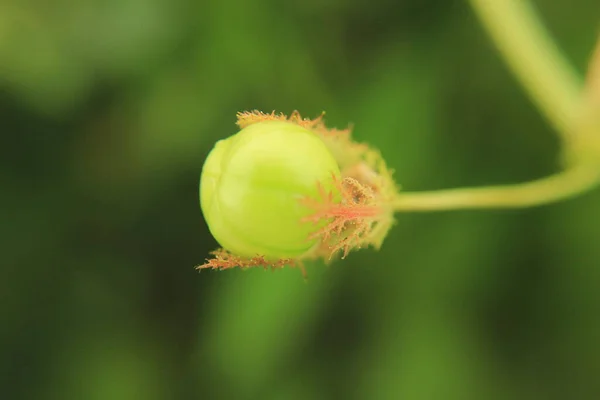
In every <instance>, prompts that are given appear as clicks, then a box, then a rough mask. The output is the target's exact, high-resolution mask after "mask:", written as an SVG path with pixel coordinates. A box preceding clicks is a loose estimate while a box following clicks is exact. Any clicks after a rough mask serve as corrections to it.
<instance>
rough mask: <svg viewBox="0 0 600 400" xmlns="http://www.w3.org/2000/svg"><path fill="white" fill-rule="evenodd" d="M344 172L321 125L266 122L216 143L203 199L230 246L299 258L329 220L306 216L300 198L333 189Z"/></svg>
mask: <svg viewBox="0 0 600 400" xmlns="http://www.w3.org/2000/svg"><path fill="white" fill-rule="evenodd" d="M334 176H335V177H336V178H339V176H340V171H339V168H338V165H337V162H336V160H335V159H334V157H333V155H332V154H331V153H330V151H329V150H328V148H327V147H326V145H325V144H324V143H323V141H322V140H321V139H320V138H319V136H317V135H316V134H315V133H314V132H312V131H310V130H308V129H305V128H303V127H301V126H299V125H296V124H294V123H291V122H283V121H264V122H258V123H255V124H252V125H249V126H247V127H246V128H244V129H242V130H241V131H240V132H238V133H237V134H235V135H233V136H231V137H229V138H227V139H224V140H221V141H219V142H217V143H216V145H215V147H214V148H213V149H212V151H211V152H210V154H209V155H208V158H207V159H206V161H205V164H204V167H203V170H202V175H201V178H200V206H201V208H202V212H203V214H204V218H205V219H206V222H207V224H208V228H209V229H210V232H211V233H212V235H213V236H214V237H215V239H216V240H217V242H219V244H220V245H221V246H222V247H223V248H224V249H226V250H228V251H229V252H231V253H233V254H236V255H238V256H242V257H255V256H264V257H265V258H266V259H267V260H276V259H282V258H298V257H301V256H303V255H305V254H306V253H307V252H308V251H309V250H310V249H311V248H312V247H313V246H314V245H315V244H316V241H315V240H308V237H309V236H310V234H311V233H314V232H315V231H316V230H318V229H319V228H320V227H322V226H323V224H324V223H326V221H323V224H321V225H319V224H317V225H315V224H314V223H306V222H302V219H303V218H304V217H306V216H308V215H309V214H311V212H314V210H311V209H309V208H307V207H306V206H305V205H302V204H301V199H303V198H306V197H312V198H315V199H316V198H318V197H319V189H318V187H319V184H320V185H322V186H323V188H324V189H325V190H326V191H327V192H330V191H334V179H333V177H334Z"/></svg>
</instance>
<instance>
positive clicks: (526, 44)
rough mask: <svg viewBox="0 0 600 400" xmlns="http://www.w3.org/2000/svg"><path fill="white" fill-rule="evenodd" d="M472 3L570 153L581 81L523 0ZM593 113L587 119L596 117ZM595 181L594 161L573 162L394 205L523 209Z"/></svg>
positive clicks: (598, 174) (402, 197) (415, 195)
mask: <svg viewBox="0 0 600 400" xmlns="http://www.w3.org/2000/svg"><path fill="white" fill-rule="evenodd" d="M470 2H471V5H472V7H473V9H474V10H475V12H476V13H477V15H478V16H479V18H480V20H481V22H482V24H483V26H484V27H485V28H486V29H487V31H488V33H489V34H490V36H491V37H492V39H493V40H494V42H495V44H496V46H497V47H498V50H499V51H500V53H501V54H502V56H503V57H504V59H505V61H506V63H507V64H508V65H509V66H510V68H511V69H512V71H513V73H514V75H515V76H516V77H517V78H518V79H519V81H520V82H521V84H522V85H523V87H524V88H525V89H526V90H527V92H528V93H529V96H530V97H531V99H532V100H533V101H534V103H535V104H536V105H537V107H538V108H539V109H540V111H541V112H542V113H543V114H544V115H545V116H546V118H548V120H549V121H550V122H551V123H552V125H554V127H555V128H556V130H557V131H558V133H559V134H560V135H561V136H562V139H563V146H564V147H565V150H567V151H568V150H570V146H571V145H572V142H576V140H575V139H576V138H577V136H580V135H581V133H582V132H579V131H578V129H581V128H579V127H581V126H585V125H586V124H585V123H583V124H582V122H586V121H580V120H578V119H579V118H580V117H581V116H580V115H578V114H577V113H578V112H579V111H580V108H581V104H582V100H581V97H582V96H581V91H580V89H579V87H580V84H579V79H578V78H577V74H576V73H575V72H574V71H573V68H572V67H571V66H570V65H569V63H568V62H567V61H566V60H565V58H564V57H563V56H562V55H561V53H560V51H559V50H558V48H557V47H556V45H555V44H554V42H553V41H552V40H551V39H550V36H549V34H548V33H547V32H546V30H545V29H544V27H543V26H542V25H541V23H540V22H539V20H538V19H537V18H536V14H535V12H534V10H533V9H532V7H531V4H530V3H529V2H528V1H526V0H470ZM599 46H600V45H599ZM592 114H593V113H591V114H588V116H587V118H594V117H593V115H592ZM584 117H585V115H584ZM587 133H589V132H587ZM592 133H594V134H595V133H597V132H592ZM592 140H593V138H592ZM586 143H591V142H586ZM584 148H585V146H584V147H580V148H579V149H584ZM574 150H578V149H574ZM594 154H595V153H594ZM582 159H583V158H582ZM598 183H600V168H599V167H598V165H597V163H596V162H594V163H591V164H589V165H588V164H582V163H576V164H573V165H572V166H571V167H570V168H569V169H567V170H565V171H563V172H561V173H558V174H555V175H551V176H548V177H546V178H542V179H538V180H534V181H530V182H526V183H518V184H513V185H503V186H485V187H478V188H456V189H447V190H436V191H428V192H412V193H411V192H401V193H400V194H399V195H398V197H397V199H396V200H394V202H393V203H392V206H393V208H394V210H395V211H443V210H458V209H484V208H488V209H489V208H524V207H532V206H538V205H543V204H548V203H553V202H556V201H559V200H565V199H568V198H571V197H574V196H577V195H579V194H582V193H584V192H586V191H587V190H589V189H591V188H593V187H594V186H596V185H598Z"/></svg>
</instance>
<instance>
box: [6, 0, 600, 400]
mask: <svg viewBox="0 0 600 400" xmlns="http://www.w3.org/2000/svg"><path fill="white" fill-rule="evenodd" d="M496 1H502V0H496ZM535 4H536V5H537V6H538V7H539V10H540V13H541V16H542V17H543V18H544V20H545V21H546V23H547V25H548V27H549V28H550V29H551V31H552V33H553V34H554V35H555V36H556V38H557V41H558V43H559V44H560V45H561V47H562V48H563V49H564V50H565V53H566V55H567V56H568V57H569V58H570V59H571V60H572V61H573V62H574V64H575V65H576V66H577V67H578V68H579V70H580V72H582V73H583V71H584V67H585V64H586V61H587V58H588V57H589V55H590V51H591V49H592V47H593V45H594V41H595V38H596V34H597V29H598V22H599V19H600V3H598V1H597V0H571V1H568V2H567V1H555V0H537V1H536V2H535ZM248 109H260V110H263V111H272V110H277V111H282V112H285V113H290V112H291V111H293V110H294V109H297V110H299V111H300V112H301V113H302V114H303V115H305V116H308V117H314V116H317V115H318V114H320V113H321V111H323V110H325V111H327V116H326V117H327V122H328V124H329V125H331V126H337V127H340V128H342V127H345V126H346V125H347V124H348V123H352V124H353V125H354V127H355V131H354V132H355V137H356V138H357V139H358V140H361V141H368V142H369V143H371V144H372V145H373V146H376V147H379V148H381V149H382V151H383V154H384V156H385V158H386V159H387V160H388V162H389V164H390V165H391V167H392V168H394V169H395V170H396V178H397V180H398V182H399V183H400V184H401V185H402V186H403V188H404V189H405V190H428V189H437V188H448V187H453V186H465V185H482V184H496V183H510V182H516V181H522V180H528V179H534V178H538V177H541V176H544V175H546V174H548V173H551V172H554V171H556V170H557V168H558V165H557V164H556V162H555V159H556V156H557V153H558V150H559V149H558V141H557V139H556V137H555V135H554V133H553V131H552V130H551V129H550V128H549V127H548V125H547V124H546V123H545V121H544V120H543V119H542V118H541V117H540V115H539V114H538V113H537V111H536V110H535V109H534V107H533V106H532V104H531V103H530V102H529V100H528V99H527V97H526V96H525V95H524V93H523V92H522V90H521V89H520V88H519V86H518V85H517V84H516V83H515V81H514V79H513V78H512V77H511V75H510V74H509V72H508V71H507V69H506V68H505V67H504V64H503V63H502V61H501V59H500V58H499V56H498V55H497V53H496V52H495V51H494V48H493V46H492V45H491V43H490V42H489V40H488V38H487V36H486V35H485V32H484V31H483V30H482V28H481V27H480V26H479V24H478V22H477V20H476V19H475V16H474V14H473V13H472V12H471V10H470V9H469V7H468V4H467V3H466V2H465V1H459V0H456V1H448V0H401V1H398V0H371V1H367V0H318V1H317V0H303V1H300V0H294V1H275V0H255V1H241V0H210V1H196V2H194V1H190V0H111V1H93V0H78V1H75V0H58V1H53V2H46V1H41V0H38V1H35V0H29V1H21V0H2V1H1V2H0V154H1V158H0V182H1V188H0V243H1V249H2V251H1V264H0V265H2V269H1V271H2V276H1V277H0V398H2V399H7V400H13V399H41V400H46V399H57V400H58V399H61V400H70V399H85V400H121V399H122V400H125V399H127V400H135V399H144V400H153V399H240V400H244V399H261V400H262V399H264V400H266V399H289V400H294V399H350V400H352V399H369V400H370V399H416V400H421V399H597V398H600V379H598V376H599V374H600V322H599V320H598V318H599V317H598V316H599V315H600V246H599V245H598V244H599V240H598V238H600V191H598V190H596V191H594V192H592V193H590V194H587V195H585V196H582V197H580V198H577V199H574V200H571V201H568V202H564V203H560V204H556V205H551V206H545V207H540V208H536V209H531V210H516V211H515V210H513V211H485V212H484V211H477V212H475V211H473V212H470V211H465V212H444V213H431V214H404V215H399V216H398V221H397V226H396V227H395V228H394V229H393V231H392V233H391V234H390V235H389V237H388V239H387V241H386V242H385V244H384V247H383V249H382V250H381V251H379V252H375V251H372V250H363V251H361V252H358V253H353V254H352V255H351V256H350V257H349V258H348V259H347V260H345V261H342V262H336V263H334V264H333V265H331V266H329V267H325V266H323V265H321V264H314V265H309V266H308V274H309V280H308V282H305V281H303V279H302V276H301V274H300V273H299V272H298V271H297V270H294V269H286V270H280V271H276V272H265V271H263V270H252V271H246V272H243V271H240V270H231V271H226V272H216V271H203V272H201V273H198V272H197V271H195V270H194V266H195V265H198V264H200V263H202V262H203V261H204V258H205V257H207V255H208V252H209V251H210V250H212V249H214V248H215V247H216V246H217V244H216V243H215V241H214V239H213V238H212V237H211V235H210V234H209V232H208V230H207V227H206V225H205V223H204V220H203V218H202V215H201V212H200V208H199V205H198V178H199V175H200V170H201V167H202V164H203V161H204V159H205V157H206V155H207V153H208V152H209V150H210V148H211V146H212V145H213V144H214V142H215V141H216V140H218V139H221V138H224V137H226V136H228V135H230V134H233V133H234V132H235V131H236V127H235V125H234V123H235V113H236V112H237V111H242V110H248Z"/></svg>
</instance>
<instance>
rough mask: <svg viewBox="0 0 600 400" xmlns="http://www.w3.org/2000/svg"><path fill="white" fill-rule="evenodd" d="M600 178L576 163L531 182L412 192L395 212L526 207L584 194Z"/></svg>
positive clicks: (595, 171)
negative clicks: (562, 170)
mask: <svg viewBox="0 0 600 400" xmlns="http://www.w3.org/2000/svg"><path fill="white" fill-rule="evenodd" d="M599 180H600V169H598V168H595V167H592V166H575V167H572V168H569V169H568V170H566V171H564V172H561V173H559V174H555V175H551V176H548V177H546V178H542V179H539V180H535V181H532V182H527V183H518V184H514V185H503V186H485V187H479V188H457V189H447V190H435V191H427V192H426V191H423V192H412V193H411V192H408V193H404V194H401V195H400V196H398V198H397V199H396V200H395V201H394V203H393V207H394V210H395V211H445V210H460V209H490V208H525V207H533V206H540V205H543V204H548V203H553V202H556V201H560V200H565V199H568V198H570V197H575V196H577V195H580V194H582V193H584V192H586V191H587V190H589V189H590V188H591V187H593V186H594V185H596V184H597V183H598V181H599Z"/></svg>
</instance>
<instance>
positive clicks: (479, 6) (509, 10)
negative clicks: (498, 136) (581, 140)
mask: <svg viewBox="0 0 600 400" xmlns="http://www.w3.org/2000/svg"><path fill="white" fill-rule="evenodd" d="M469 1H470V3H471V6H472V8H473V10H474V11H475V12H476V14H477V15H478V17H479V19H480V20H481V22H482V25H483V27H484V28H486V30H487V31H488V33H489V35H490V37H491V38H492V40H493V41H494V43H495V44H496V47H497V48H498V50H499V51H500V53H501V54H502V56H503V57H504V60H505V62H506V63H507V64H508V66H509V67H510V68H511V70H512V71H513V74H514V75H515V77H516V78H517V79H518V80H519V81H520V82H521V84H522V85H523V87H524V88H525V89H526V90H527V92H528V93H529V96H530V97H531V99H532V100H533V102H534V103H535V104H536V105H537V106H538V108H539V109H540V111H541V112H542V113H543V114H544V115H545V116H546V118H548V120H549V121H550V122H551V123H552V125H554V127H555V128H556V129H557V131H558V132H559V133H560V134H561V135H562V136H564V137H565V138H566V137H567V136H569V135H570V133H571V132H572V129H573V117H574V116H575V112H576V109H577V107H578V104H579V98H580V87H581V84H580V79H579V77H578V75H577V73H576V72H575V70H574V69H573V67H572V66H571V65H570V64H569V62H568V61H567V60H566V59H565V58H564V57H563V55H562V54H561V52H560V50H559V49H558V47H557V46H556V44H555V43H554V42H553V41H552V39H551V36H550V35H549V33H548V32H547V30H546V29H545V28H544V26H543V25H542V24H541V23H540V21H539V19H538V18H537V17H536V13H535V10H534V9H533V8H532V6H531V3H530V2H529V1H528V0H469Z"/></svg>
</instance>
